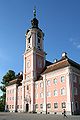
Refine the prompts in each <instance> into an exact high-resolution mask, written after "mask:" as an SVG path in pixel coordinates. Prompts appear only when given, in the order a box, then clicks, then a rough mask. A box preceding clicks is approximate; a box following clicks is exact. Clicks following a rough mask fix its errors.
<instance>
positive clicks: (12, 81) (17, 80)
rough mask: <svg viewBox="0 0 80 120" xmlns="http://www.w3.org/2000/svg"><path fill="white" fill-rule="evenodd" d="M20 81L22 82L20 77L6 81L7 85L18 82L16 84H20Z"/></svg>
mask: <svg viewBox="0 0 80 120" xmlns="http://www.w3.org/2000/svg"><path fill="white" fill-rule="evenodd" d="M21 82H22V79H14V80H11V81H10V82H9V83H8V86H10V85H13V84H18V85H20V84H21Z"/></svg>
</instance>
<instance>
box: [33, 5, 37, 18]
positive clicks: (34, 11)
mask: <svg viewBox="0 0 80 120" xmlns="http://www.w3.org/2000/svg"><path fill="white" fill-rule="evenodd" d="M33 14H34V18H36V7H34V10H33Z"/></svg>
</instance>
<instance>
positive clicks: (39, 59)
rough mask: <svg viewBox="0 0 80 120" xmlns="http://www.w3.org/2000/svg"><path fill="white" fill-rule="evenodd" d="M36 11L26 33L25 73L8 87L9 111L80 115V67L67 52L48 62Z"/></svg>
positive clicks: (7, 105) (7, 101) (7, 104)
mask: <svg viewBox="0 0 80 120" xmlns="http://www.w3.org/2000/svg"><path fill="white" fill-rule="evenodd" d="M38 23H39V22H38V20H37V18H36V10H35V9H34V18H33V19H32V20H31V28H30V29H28V30H27V32H26V34H25V37H26V48H25V52H24V55H23V57H24V61H23V72H22V73H20V77H18V78H17V79H14V80H12V81H10V82H9V84H8V86H7V87H6V106H5V108H6V110H7V111H10V112H29V113H42V114H62V112H63V110H64V109H65V110H66V113H67V114H69V115H72V114H77V113H80V64H78V63H76V62H75V61H73V60H71V59H70V58H69V57H68V55H67V53H66V52H63V53H62V57H61V59H60V60H57V59H56V60H55V61H54V62H53V63H52V62H49V61H47V60H46V52H45V51H44V44H43V43H44V33H43V31H42V30H41V29H40V28H39V26H38Z"/></svg>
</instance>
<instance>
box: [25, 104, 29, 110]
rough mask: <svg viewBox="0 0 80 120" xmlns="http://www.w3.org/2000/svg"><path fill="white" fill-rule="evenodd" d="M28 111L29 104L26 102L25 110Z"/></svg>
mask: <svg viewBox="0 0 80 120" xmlns="http://www.w3.org/2000/svg"><path fill="white" fill-rule="evenodd" d="M28 111H29V104H28V103H27V104H26V112H28Z"/></svg>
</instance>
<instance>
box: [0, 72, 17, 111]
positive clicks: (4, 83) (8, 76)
mask: <svg viewBox="0 0 80 120" xmlns="http://www.w3.org/2000/svg"><path fill="white" fill-rule="evenodd" d="M13 79H16V75H15V72H14V71H13V70H9V71H8V72H7V73H6V74H5V75H4V76H3V78H2V82H1V83H2V86H0V89H1V91H2V92H3V95H2V96H1V98H0V107H3V109H4V106H5V100H6V86H7V85H8V83H9V81H11V80H13ZM1 104H2V105H1ZM1 110H2V108H1Z"/></svg>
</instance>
